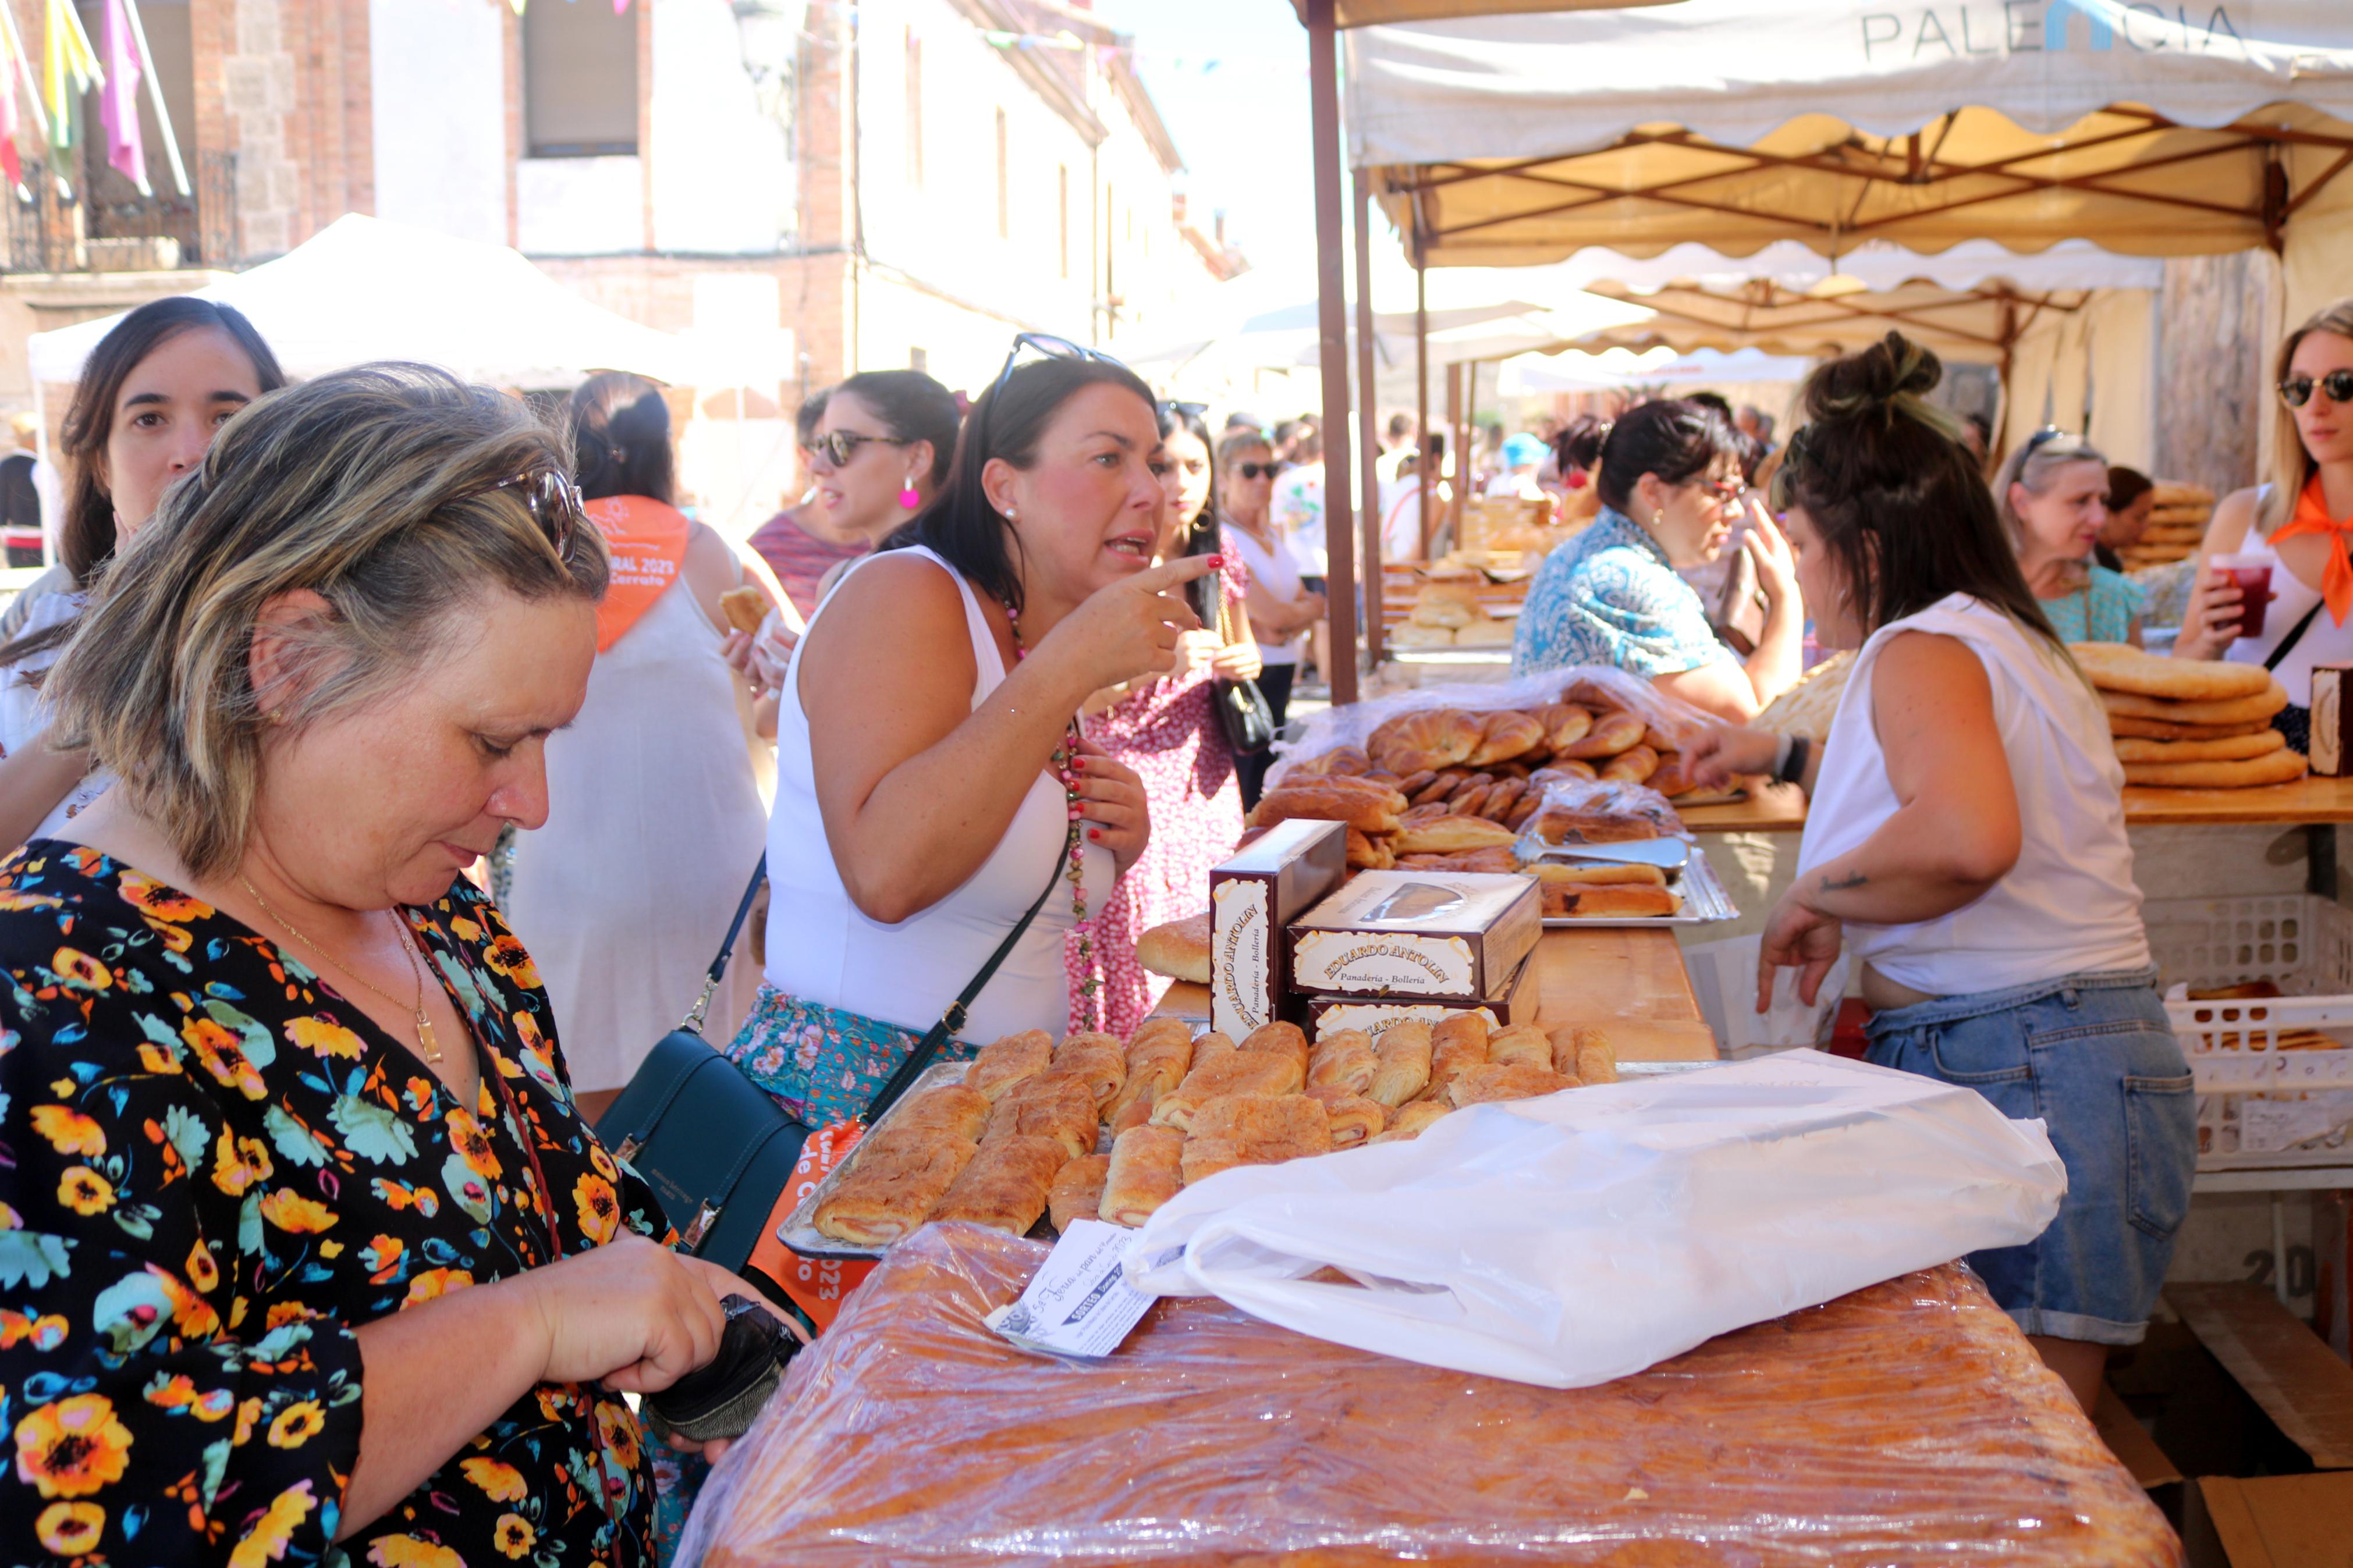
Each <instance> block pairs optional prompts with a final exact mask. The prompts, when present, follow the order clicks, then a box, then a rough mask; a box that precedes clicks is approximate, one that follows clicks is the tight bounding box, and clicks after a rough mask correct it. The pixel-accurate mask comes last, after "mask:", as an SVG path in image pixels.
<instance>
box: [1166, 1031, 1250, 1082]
mask: <svg viewBox="0 0 2353 1568" xmlns="http://www.w3.org/2000/svg"><path fill="white" fill-rule="evenodd" d="M1240 1049H1241V1047H1240V1046H1238V1045H1236V1044H1234V1037H1232V1036H1231V1035H1229V1034H1227V1033H1226V1032H1225V1031H1224V1030H1222V1029H1210V1030H1208V1031H1206V1032H1204V1033H1203V1034H1201V1035H1200V1036H1199V1037H1197V1038H1196V1039H1195V1040H1194V1041H1193V1059H1192V1060H1191V1061H1190V1062H1187V1064H1186V1066H1185V1070H1186V1071H1187V1072H1190V1071H1192V1070H1193V1069H1194V1068H1197V1067H1199V1066H1201V1065H1202V1064H1203V1063H1205V1062H1212V1061H1215V1060H1217V1059H1218V1058H1219V1057H1229V1056H1232V1055H1233V1054H1234V1053H1235V1052H1236V1051H1238V1050H1240ZM1179 1081H1182V1080H1181V1079H1180V1080H1179Z"/></svg>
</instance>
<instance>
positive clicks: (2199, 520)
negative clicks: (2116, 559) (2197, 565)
mask: <svg viewBox="0 0 2353 1568" xmlns="http://www.w3.org/2000/svg"><path fill="white" fill-rule="evenodd" d="M2213 515H2214V492H2213V491H2212V490H2210V489H2207V488H2206V487H2205V486H2204V485H2189V484H2183V483H2181V482H2179V480H2175V479H2159V480H2158V482H2157V496H2156V505H2155V507H2154V508H2153V509H2152V510H2150V512H2149V514H2148V527H2147V530H2146V531H2143V532H2142V534H2141V536H2140V538H2139V539H2138V540H2137V541H2135V542H2133V543H2130V544H2127V545H2126V546H2125V547H2124V548H2123V549H2122V550H2119V551H2118V552H2116V553H2117V554H2118V555H2120V556H2122V557H2123V558H2124V563H2125V565H2126V567H2127V568H2131V567H2137V566H2166V565H2170V564H2171V563H2174V562H2176V561H2179V560H2181V559H2182V558H2183V557H2185V556H2187V555H2189V554H2190V553H2191V552H2194V551H2195V550H2197V548H2198V544H2199V542H2200V540H2202V539H2204V538H2205V537H2206V524H2207V522H2208V521H2211V519H2212V517H2213Z"/></svg>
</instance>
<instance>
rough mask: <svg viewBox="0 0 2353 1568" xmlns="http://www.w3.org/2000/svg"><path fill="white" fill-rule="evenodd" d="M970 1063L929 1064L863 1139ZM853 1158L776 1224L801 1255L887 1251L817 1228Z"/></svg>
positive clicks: (958, 1077)
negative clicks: (824, 1205)
mask: <svg viewBox="0 0 2353 1568" xmlns="http://www.w3.org/2000/svg"><path fill="white" fill-rule="evenodd" d="M970 1065H971V1064H970V1063H969V1062H934V1063H933V1064H932V1065H931V1066H930V1067H927V1068H924V1069H923V1072H922V1074H921V1075H919V1076H918V1077H917V1078H916V1079H915V1081H914V1083H913V1085H911V1086H910V1087H909V1088H908V1089H907V1092H906V1093H904V1094H902V1095H901V1096H900V1097H899V1100H898V1103H897V1104H895V1105H893V1106H892V1107H891V1109H890V1110H886V1111H884V1112H883V1113H882V1120H881V1121H878V1122H876V1123H875V1124H874V1125H873V1126H871V1127H870V1128H868V1129H867V1130H866V1138H871V1137H873V1136H874V1134H876V1133H877V1132H880V1131H882V1129H884V1128H885V1127H888V1126H890V1125H891V1119H892V1117H894V1116H896V1115H898V1114H899V1112H900V1110H902V1109H903V1108H904V1107H905V1105H906V1103H907V1102H908V1101H909V1100H913V1099H914V1098H915V1096H917V1095H919V1094H921V1093H922V1092H923V1090H925V1089H930V1088H932V1087H934V1085H937V1084H943V1083H962V1082H963V1081H964V1070H965V1068H967V1067H969V1066H970ZM866 1138H860V1140H859V1141H858V1142H859V1143H860V1145H861V1146H862V1145H863V1144H864V1143H865V1142H866ZM857 1158H858V1151H857V1150H856V1149H852V1150H851V1151H850V1153H849V1159H848V1160H845V1161H843V1162H842V1163H840V1164H839V1165H836V1166H835V1167H834V1168H833V1169H832V1170H830V1171H828V1172H827V1173H826V1175H825V1180H823V1181H821V1182H819V1183H818V1184H817V1185H816V1186H814V1187H812V1188H810V1189H809V1194H808V1195H807V1197H805V1198H803V1199H801V1201H800V1202H799V1203H797V1204H796V1205H794V1206H793V1212H792V1213H791V1215H788V1216H786V1220H785V1223H784V1224H782V1225H780V1226H777V1227H776V1239H777V1240H778V1241H781V1242H783V1243H784V1244H785V1245H786V1247H791V1248H792V1249H793V1250H794V1251H795V1252H797V1253H799V1254H800V1255H801V1256H802V1257H803V1258H880V1257H881V1256H882V1254H883V1253H884V1252H885V1251H886V1250H888V1249H887V1248H884V1247H859V1246H856V1245H854V1244H852V1243H850V1242H847V1241H836V1240H834V1238H833V1237H829V1236H827V1235H825V1234H824V1233H822V1232H821V1231H819V1230H818V1228H817V1225H816V1223H815V1222H816V1220H817V1206H818V1205H819V1204H821V1203H823V1202H825V1200H826V1199H828V1198H829V1197H831V1196H832V1195H833V1189H834V1186H835V1184H838V1183H839V1181H840V1180H841V1178H842V1175H843V1173H846V1172H847V1171H848V1170H849V1167H850V1166H851V1165H852V1164H853V1163H856V1161H857Z"/></svg>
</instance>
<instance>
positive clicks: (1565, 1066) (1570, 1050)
mask: <svg viewBox="0 0 2353 1568" xmlns="http://www.w3.org/2000/svg"><path fill="white" fill-rule="evenodd" d="M1552 1070H1553V1071H1555V1072H1556V1073H1559V1074H1561V1075H1563V1076H1564V1077H1567V1078H1573V1079H1577V1082H1579V1083H1584V1084H1593V1083H1616V1082H1617V1081H1618V1051H1617V1048H1616V1047H1613V1046H1612V1045H1610V1043H1609V1036H1607V1035H1605V1034H1603V1033H1602V1032H1601V1031H1600V1030H1599V1029H1596V1028H1594V1027H1592V1026H1589V1025H1585V1024H1571V1025H1568V1026H1565V1027H1562V1028H1558V1029H1555V1030H1554V1031H1553V1032H1552Z"/></svg>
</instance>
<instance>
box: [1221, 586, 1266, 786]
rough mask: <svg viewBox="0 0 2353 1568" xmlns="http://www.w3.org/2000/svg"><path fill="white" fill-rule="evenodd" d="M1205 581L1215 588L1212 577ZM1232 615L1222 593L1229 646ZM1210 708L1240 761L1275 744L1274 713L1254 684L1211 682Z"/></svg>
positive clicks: (1223, 634)
mask: <svg viewBox="0 0 2353 1568" xmlns="http://www.w3.org/2000/svg"><path fill="white" fill-rule="evenodd" d="M1204 581H1206V582H1208V583H1209V584H1212V585H1213V586H1214V585H1215V584H1216V583H1217V579H1216V578H1215V577H1214V576H1212V577H1208V578H1205V579H1204ZM1232 619H1233V611H1232V609H1231V607H1230V606H1229V605H1227V603H1226V596H1225V595H1224V593H1223V592H1222V591H1220V592H1219V594H1218V636H1219V637H1221V638H1223V639H1224V640H1225V641H1227V642H1228V643H1231V642H1232V641H1233V630H1232ZM1209 705H1210V706H1211V707H1212V708H1214V709H1216V710H1217V713H1218V725H1219V728H1220V729H1222V730H1223V731H1225V732H1226V744H1227V745H1229V746H1231V747H1232V748H1233V752H1234V755H1236V756H1238V757H1248V756H1255V755H1256V754H1257V753H1259V752H1263V751H1265V750H1266V749H1267V748H1268V747H1269V746H1271V745H1273V744H1274V710H1273V709H1272V708H1271V707H1269V706H1268V705H1267V700H1266V693H1265V692H1263V691H1261V690H1260V689H1258V682H1257V681H1255V680H1224V679H1219V680H1213V681H1211V682H1210V690H1209Z"/></svg>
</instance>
